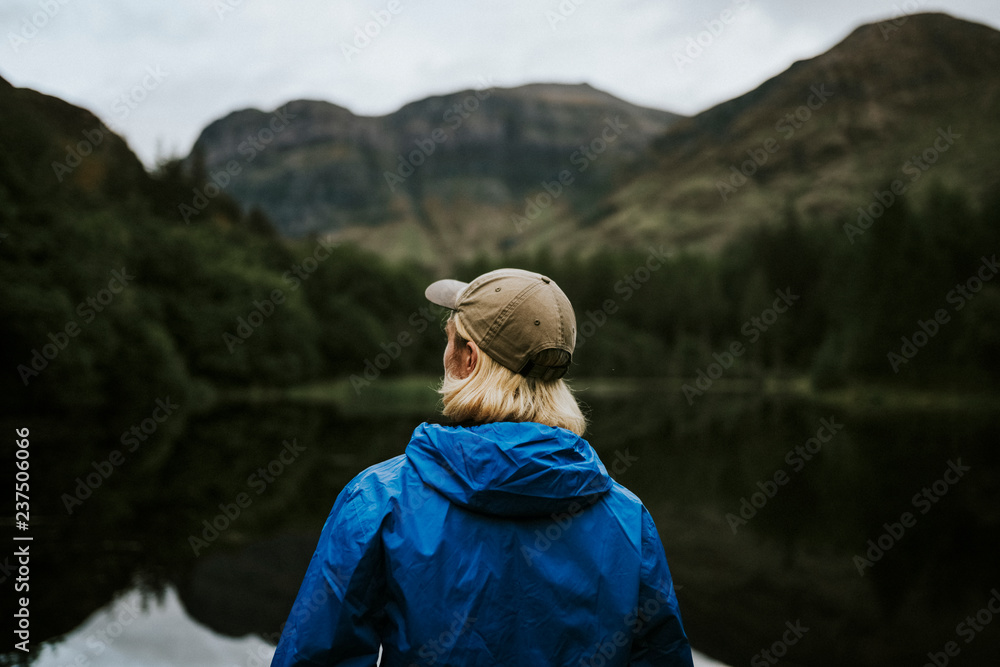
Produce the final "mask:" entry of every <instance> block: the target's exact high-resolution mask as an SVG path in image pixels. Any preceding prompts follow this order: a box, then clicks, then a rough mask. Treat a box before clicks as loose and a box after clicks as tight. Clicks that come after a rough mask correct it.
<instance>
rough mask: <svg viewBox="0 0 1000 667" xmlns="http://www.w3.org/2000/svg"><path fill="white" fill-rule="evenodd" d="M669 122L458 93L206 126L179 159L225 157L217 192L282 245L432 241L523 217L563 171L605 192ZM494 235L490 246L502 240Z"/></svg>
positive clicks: (581, 99) (668, 118)
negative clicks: (355, 234)
mask: <svg viewBox="0 0 1000 667" xmlns="http://www.w3.org/2000/svg"><path fill="white" fill-rule="evenodd" d="M678 118H679V117H678V116H676V115H675V114H671V113H667V112H664V111H657V110H653V109H646V108H642V107H637V106H634V105H631V104H628V103H626V102H623V101H622V100H619V99H617V98H615V97H613V96H612V95H609V94H607V93H603V92H601V91H599V90H595V89H594V88H592V87H590V86H588V85H559V84H535V85H528V86H522V87H519V88H513V89H496V88H482V89H479V90H467V91H462V92H459V93H454V94H451V95H443V96H437V97H430V98H427V99H425V100H421V101H419V102H414V103H412V104H408V105H406V106H404V107H403V108H401V109H399V110H398V111H396V112H395V113H392V114H389V115H387V116H382V117H374V118H373V117H362V116H355V115H354V114H352V113H351V112H350V111H348V110H346V109H343V108H341V107H338V106H336V105H333V104H329V103H326V102H317V101H307V100H298V101H294V102H289V103H288V104H286V105H285V106H283V107H281V108H280V109H277V110H275V111H274V112H272V113H266V112H263V111H258V110H254V109H250V110H244V111H238V112H235V113H232V114H230V115H228V116H226V117H225V118H222V119H220V120H218V121H215V122H213V123H212V124H211V125H209V126H208V127H207V128H205V130H204V131H203V132H202V134H201V136H200V137H199V139H198V141H197V142H196V144H195V147H194V150H193V151H192V155H191V157H189V162H190V164H192V166H193V165H194V164H195V163H196V162H197V161H198V160H203V162H204V165H205V167H206V168H207V170H208V175H209V176H210V175H211V173H212V172H213V171H218V170H219V169H220V168H224V167H225V165H226V164H227V163H231V161H233V162H235V163H236V164H235V165H232V166H233V168H234V169H233V170H234V171H235V170H236V169H237V168H238V169H239V172H240V173H238V174H236V175H235V176H234V178H233V179H232V183H231V185H230V186H228V190H229V192H230V193H231V194H233V195H235V196H236V197H237V198H238V199H240V200H241V201H243V202H245V203H247V204H253V205H259V206H260V207H261V208H263V209H264V210H265V211H266V212H267V213H268V214H269V215H270V216H271V217H272V218H273V219H274V220H275V223H276V225H277V226H278V227H279V229H280V230H281V231H282V233H284V234H286V235H289V236H301V235H304V234H307V233H309V232H331V231H333V232H337V231H341V232H343V231H345V230H350V229H351V228H357V227H360V228H372V227H379V226H385V225H391V226H394V227H395V228H396V229H397V231H398V230H399V228H401V227H404V228H405V227H415V228H420V229H422V230H423V232H425V233H430V234H431V235H433V236H437V235H447V234H448V233H450V229H449V228H450V227H451V226H452V225H453V224H455V223H456V222H458V220H459V219H464V220H466V221H476V220H477V219H478V220H480V221H481V220H482V219H483V218H484V217H486V218H492V219H494V220H496V219H502V218H503V217H504V215H508V216H509V214H510V213H512V212H515V211H516V210H517V209H518V207H520V208H521V209H523V208H525V206H526V204H525V203H524V201H523V200H524V197H525V196H526V195H529V194H531V193H532V192H534V191H535V190H539V191H544V183H545V182H546V181H548V182H552V181H555V182H556V184H558V179H559V174H560V172H562V171H570V172H571V173H572V175H573V181H574V183H575V186H574V190H576V191H578V192H577V193H576V194H578V195H579V194H583V192H584V191H587V190H592V189H593V188H595V187H598V188H605V187H606V186H607V185H608V184H609V183H611V182H613V180H614V179H613V178H612V176H613V174H614V173H615V172H616V171H617V170H618V169H620V168H621V167H622V166H623V165H625V164H627V163H629V162H631V161H632V160H633V159H634V158H636V157H637V156H639V155H641V154H642V153H643V152H644V151H645V149H646V147H647V146H648V144H649V142H650V141H651V140H652V138H653V137H655V136H657V135H659V134H660V133H661V132H662V131H663V130H665V129H666V128H667V127H669V126H670V125H671V124H672V123H673V122H674V121H675V120H677V119H678ZM563 180H564V181H566V180H568V179H566V178H564V179H563ZM580 185H582V186H584V187H579V186H580ZM550 189H551V190H555V188H554V187H552V188H550ZM590 194H591V195H592V194H593V192H590ZM506 226H507V227H508V229H507V230H506V232H501V233H500V234H497V235H494V236H495V237H496V238H493V239H492V241H494V242H496V241H499V240H500V239H501V238H502V237H503V236H504V235H505V233H506V234H513V233H515V230H514V228H513V225H512V224H511V223H510V221H509V220H507V221H506Z"/></svg>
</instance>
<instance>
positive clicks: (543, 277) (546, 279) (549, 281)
mask: <svg viewBox="0 0 1000 667" xmlns="http://www.w3.org/2000/svg"><path fill="white" fill-rule="evenodd" d="M539 277H540V278H541V279H542V282H544V283H545V284H546V285H548V284H549V283H551V282H552V281H551V280H549V279H548V278H546V277H545V276H539Z"/></svg>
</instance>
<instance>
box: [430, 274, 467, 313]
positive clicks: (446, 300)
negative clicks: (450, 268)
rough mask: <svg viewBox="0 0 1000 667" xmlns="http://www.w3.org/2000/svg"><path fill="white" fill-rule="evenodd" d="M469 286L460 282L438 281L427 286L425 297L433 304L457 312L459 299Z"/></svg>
mask: <svg viewBox="0 0 1000 667" xmlns="http://www.w3.org/2000/svg"><path fill="white" fill-rule="evenodd" d="M468 286H469V283H463V282H462V281H460V280H450V279H449V280H438V281H437V282H433V283H431V284H430V285H428V286H427V289H426V290H424V296H426V297H427V300H428V301H430V302H431V303H436V304H437V305H439V306H444V307H445V308H450V309H451V310H456V309H457V308H458V297H459V296H461V294H462V292H463V291H465V288H466V287H468Z"/></svg>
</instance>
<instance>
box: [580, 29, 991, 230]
mask: <svg viewBox="0 0 1000 667" xmlns="http://www.w3.org/2000/svg"><path fill="white" fill-rule="evenodd" d="M998 109H1000V32H997V31H996V30H993V29H992V28H989V27H987V26H983V25H979V24H975V23H970V22H967V21H963V20H959V19H956V18H953V17H951V16H948V15H945V14H917V15H911V16H904V17H901V18H899V19H896V20H893V21H885V22H882V23H875V24H869V25H864V26H861V27H859V28H858V29H856V30H854V31H853V32H852V33H851V34H850V35H849V36H848V37H847V38H846V39H844V40H843V41H842V42H841V43H839V44H837V45H836V46H834V47H833V48H832V49H830V50H829V51H828V52H827V53H824V54H822V55H820V56H817V57H815V58H812V59H809V60H804V61H799V62H796V63H794V64H793V65H792V66H791V67H789V68H788V70H786V71H785V72H783V73H781V74H779V75H778V76H775V77H774V78H772V79H770V80H768V81H766V82H765V83H763V84H761V85H760V86H759V87H757V88H756V89H755V90H752V91H750V92H748V93H746V94H745V95H742V96H740V97H737V98H735V99H733V100H730V101H728V102H725V103H723V104H719V105H718V106H715V107H713V108H711V109H708V110H707V111H704V112H702V113H700V114H698V115H696V116H694V117H691V118H687V119H683V120H680V121H679V122H677V123H676V124H674V125H673V126H672V127H671V128H670V129H669V130H668V131H667V132H666V133H664V134H663V135H662V136H661V137H659V138H657V139H656V141H654V142H653V144H652V146H651V149H650V153H649V155H648V156H647V158H646V161H645V164H644V166H643V168H642V169H641V170H640V173H638V175H636V176H635V177H634V178H633V179H632V180H631V181H630V182H629V183H627V184H625V185H624V186H622V187H620V188H618V189H617V190H616V192H615V193H614V194H613V195H612V196H610V197H608V198H607V199H606V200H605V201H603V202H602V210H603V211H604V212H605V213H604V214H603V215H602V216H601V218H600V220H598V221H597V222H596V223H595V227H596V228H598V229H599V233H598V234H597V235H596V238H591V239H588V240H587V243H589V244H591V245H593V244H595V243H617V244H641V243H647V242H658V243H662V242H666V243H669V244H672V245H678V246H684V247H700V248H706V249H713V248H718V247H720V246H721V245H723V244H724V243H725V242H726V241H728V240H729V239H731V238H732V237H733V236H734V234H735V233H737V232H738V231H739V230H740V229H742V228H744V227H746V226H752V225H757V224H761V223H768V222H771V221H775V220H779V219H781V218H782V217H783V215H784V214H785V211H787V210H789V209H790V210H792V211H794V212H795V213H796V214H798V216H799V217H800V218H802V219H806V220H811V221H822V220H846V221H849V222H852V223H857V220H858V218H859V217H860V216H861V213H860V212H859V211H858V208H859V207H862V208H863V209H864V210H865V211H866V212H867V211H869V209H870V214H871V215H873V220H874V219H877V217H878V215H877V214H878V211H879V207H880V206H881V205H882V204H883V203H886V202H889V201H890V198H891V199H892V200H905V201H906V202H907V204H908V205H911V206H919V205H920V201H921V198H922V196H923V195H924V193H926V192H928V191H929V189H928V187H927V186H928V185H930V184H931V183H933V182H935V181H937V182H940V183H942V184H943V185H946V186H949V187H953V188H956V189H959V190H962V191H965V192H967V193H968V194H970V195H971V196H972V197H973V199H977V198H979V197H981V196H982V195H984V194H986V193H989V192H991V191H995V190H996V189H997V187H998V185H1000V181H998V178H1000V170H998V169H997V167H996V156H997V155H998V154H1000V124H998V122H997V121H998V115H997V111H998ZM894 182H895V184H896V190H897V192H895V193H894V192H892V188H891V186H892V184H893V183H894ZM876 193H877V194H876ZM879 199H881V203H880V202H879ZM892 203H895V201H892ZM890 205H891V204H890ZM862 222H867V221H866V219H865V218H862Z"/></svg>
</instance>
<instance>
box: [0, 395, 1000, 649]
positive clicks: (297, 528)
mask: <svg viewBox="0 0 1000 667" xmlns="http://www.w3.org/2000/svg"><path fill="white" fill-rule="evenodd" d="M580 386H581V387H582V388H586V383H584V382H582V381H581V382H580ZM427 395H428V397H429V398H428V399H427V400H426V401H424V400H423V399H421V400H418V401H416V402H415V403H414V402H412V401H410V404H413V405H417V406H418V407H414V408H407V409H402V408H399V409H396V407H395V404H394V403H391V402H389V401H390V398H387V397H386V395H384V394H376V393H373V394H372V396H371V406H370V407H371V408H372V411H373V412H374V413H375V414H368V415H364V414H352V415H345V414H343V413H342V412H341V411H339V410H338V409H337V408H335V407H332V406H324V405H320V404H313V405H304V404H287V403H284V404H277V403H271V404H257V405H249V406H248V405H245V404H244V405H231V406H228V407H220V408H217V409H214V410H213V411H211V412H203V413H200V414H192V413H188V412H184V411H183V410H182V411H178V412H177V413H176V414H174V415H172V416H170V417H169V418H168V419H167V420H166V421H165V422H163V423H162V424H157V429H156V430H155V431H153V432H152V433H148V434H145V433H144V434H143V435H145V439H144V440H140V441H139V442H138V443H136V442H133V441H132V440H131V439H127V438H126V439H125V440H123V439H122V435H123V432H126V431H127V430H128V427H129V426H131V424H124V425H123V424H121V423H117V422H116V421H115V419H114V417H113V416H111V417H108V416H105V417H102V418H101V419H100V420H92V419H86V418H83V417H81V416H62V417H45V418H37V419H36V420H34V421H33V422H32V423H30V424H29V425H30V427H31V428H32V457H33V458H32V470H33V473H34V477H33V478H32V483H33V485H32V492H33V499H32V511H33V515H32V519H33V520H32V528H31V533H32V535H33V536H34V538H35V540H34V542H33V544H32V557H33V558H32V577H33V579H32V601H31V604H32V619H33V620H32V628H33V632H32V641H33V642H38V641H41V640H42V639H44V638H48V637H53V636H56V635H58V634H61V633H65V632H68V631H70V630H72V629H73V628H75V627H77V626H78V625H79V624H80V623H81V622H82V621H83V620H84V619H85V618H86V617H87V616H88V615H89V614H91V613H92V612H93V611H94V610H95V609H98V608H100V607H102V606H104V605H105V604H106V603H107V602H108V601H109V600H110V599H111V598H112V596H113V595H114V594H115V593H116V592H118V591H123V590H127V589H130V588H132V587H134V586H139V587H145V588H148V589H150V590H155V589H159V588H161V587H164V586H167V585H173V586H175V587H176V588H177V590H178V591H179V593H180V596H181V598H182V600H183V601H184V602H185V605H186V606H187V608H188V609H189V611H190V612H191V614H192V615H193V616H194V617H195V618H196V619H198V620H199V621H201V622H203V623H205V624H207V625H208V626H209V627H212V628H214V629H215V630H217V631H219V632H222V633H226V634H232V635H242V634H245V633H248V632H256V633H260V634H261V635H263V636H264V637H265V638H266V639H267V638H271V639H274V638H276V633H277V632H278V629H279V628H280V626H281V624H282V623H283V621H284V620H285V616H286V615H287V613H288V609H289V607H290V605H291V601H292V599H293V597H294V595H295V592H296V590H297V588H298V585H299V583H300V581H301V577H302V573H303V571H304V569H305V566H306V563H307V562H308V559H309V556H310V555H311V553H312V549H313V547H314V546H315V541H316V538H317V536H318V533H319V530H320V528H321V526H322V524H323V521H324V520H325V518H326V516H327V514H328V512H329V510H330V507H331V505H332V504H333V501H334V499H335V498H336V495H337V493H338V491H339V490H340V489H341V488H342V487H343V486H344V484H345V483H346V482H347V481H349V480H350V479H351V478H352V477H353V476H354V475H356V474H357V473H358V472H360V471H361V470H363V469H364V468H365V467H367V466H369V465H371V464H374V463H376V462H378V461H382V460H384V459H386V458H389V457H391V456H395V455H396V454H399V453H402V451H403V449H404V447H405V445H406V443H407V441H408V439H409V434H410V433H411V431H412V429H413V427H414V426H415V425H416V424H418V423H419V422H420V421H424V420H431V421H433V420H435V419H436V417H435V414H434V411H433V407H432V406H433V401H434V397H433V395H431V393H430V392H428V394H427ZM581 396H582V397H583V398H584V400H585V401H586V403H587V404H588V406H589V409H590V411H591V417H592V428H591V432H590V433H588V439H589V440H590V441H591V443H592V444H593V445H594V446H595V448H596V449H597V450H598V452H599V453H600V455H601V457H602V459H603V460H604V461H605V464H606V465H607V467H608V469H609V471H611V472H612V474H613V476H614V477H615V478H616V479H618V481H620V482H621V483H623V484H625V485H626V486H628V487H629V488H630V489H632V490H633V491H634V492H636V493H637V494H638V495H639V496H640V497H641V498H642V499H643V501H644V502H645V503H646V505H647V506H648V507H649V508H650V510H651V512H652V513H653V516H654V518H655V519H656V521H657V525H658V527H659V529H660V533H661V537H662V538H663V542H664V545H665V548H666V551H667V556H668V559H669V561H670V564H671V568H672V570H673V573H674V577H675V581H676V583H677V585H678V587H679V591H678V596H679V598H680V602H681V609H682V612H683V614H684V617H685V622H686V624H687V626H688V632H689V635H690V636H691V639H692V643H693V644H694V645H695V646H697V647H698V648H699V649H701V650H702V651H703V652H705V653H707V654H709V655H710V656H712V657H714V658H717V659H719V660H722V661H724V662H726V663H729V664H733V665H738V664H746V663H748V662H750V661H751V660H753V659H754V658H755V656H758V655H760V654H761V651H763V650H768V651H773V653H771V655H775V656H778V655H780V657H781V658H782V662H783V664H804V665H843V664H872V665H881V664H895V663H902V661H904V660H906V661H909V662H910V663H911V664H923V662H926V661H927V653H928V652H940V651H942V650H943V647H944V645H945V644H946V642H948V641H955V642H957V644H958V645H959V646H960V647H961V658H960V659H956V663H957V664H985V663H984V662H983V661H990V662H991V663H992V660H993V659H994V658H996V657H997V656H1000V622H998V623H997V624H996V627H991V626H988V625H986V626H980V627H981V628H982V629H981V630H980V631H976V632H974V633H973V635H972V638H971V640H970V639H969V634H968V633H969V632H970V630H969V629H968V628H964V631H963V628H962V627H960V626H959V623H960V622H961V621H962V620H963V619H964V618H965V617H966V616H969V615H971V616H973V617H975V615H976V614H977V612H979V611H980V609H982V608H984V607H986V603H987V601H988V600H989V598H990V596H991V590H992V589H994V588H995V587H998V586H1000V571H998V568H997V567H996V565H997V546H998V540H997V538H996V536H997V534H998V528H1000V525H998V524H1000V490H998V485H997V483H996V480H997V479H998V478H997V472H998V470H1000V460H998V458H1000V455H998V453H997V448H996V445H997V437H996V436H997V434H998V433H1000V429H998V426H1000V423H998V422H1000V418H998V416H997V414H996V412H995V411H989V410H979V411H976V412H968V411H961V412H958V411H954V410H945V409H943V408H942V409H936V408H935V406H934V405H933V404H932V405H930V406H925V407H924V408H922V409H920V410H912V409H897V408H893V407H892V406H893V405H894V403H893V402H892V401H887V402H886V403H885V404H884V405H883V404H878V403H868V404H865V405H863V406H862V407H861V408H852V409H850V410H848V409H846V408H843V407H841V408H838V407H835V406H820V405H815V404H810V403H805V402H802V401H799V400H793V399H789V398H764V397H762V396H760V395H747V394H739V395H736V394H725V393H723V392H722V391H716V392H714V393H713V392H709V393H707V394H706V395H705V396H702V397H699V399H698V400H697V401H696V402H695V404H694V405H688V402H687V401H686V400H685V398H684V397H683V395H682V394H681V393H680V392H679V390H678V389H677V388H676V387H673V386H669V385H662V384H657V383H646V384H643V385H641V386H636V387H634V388H633V389H632V390H622V389H621V388H619V389H617V390H616V391H605V392H601V391H597V389H596V388H595V389H592V390H590V391H583V393H582V394H581ZM378 412H381V413H382V414H377V413H378ZM393 413H395V414H393ZM400 413H402V414H400ZM147 426H149V425H147ZM11 427H12V426H11ZM147 430H148V429H147ZM140 431H141V429H140ZM113 450H118V451H119V452H120V457H113V458H112V454H111V452H112V451H113ZM9 463H10V462H9V461H8V462H6V464H9ZM6 469H10V468H6ZM869 540H871V543H869ZM983 618H984V617H982V618H980V623H982V620H983ZM790 627H795V628H798V632H797V633H791V634H790V633H789V628H790ZM783 637H784V638H794V639H795V641H794V643H786V642H784V641H783ZM106 641H107V642H108V644H109V645H110V644H111V643H113V641H114V638H113V637H107V638H106ZM99 648H100V647H99V646H98V645H97V644H94V645H93V647H92V650H93V652H94V655H91V656H88V657H89V659H90V660H92V661H93V662H92V664H100V662H99V661H100V658H99V654H98V649H99ZM921 661H923V662H921Z"/></svg>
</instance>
